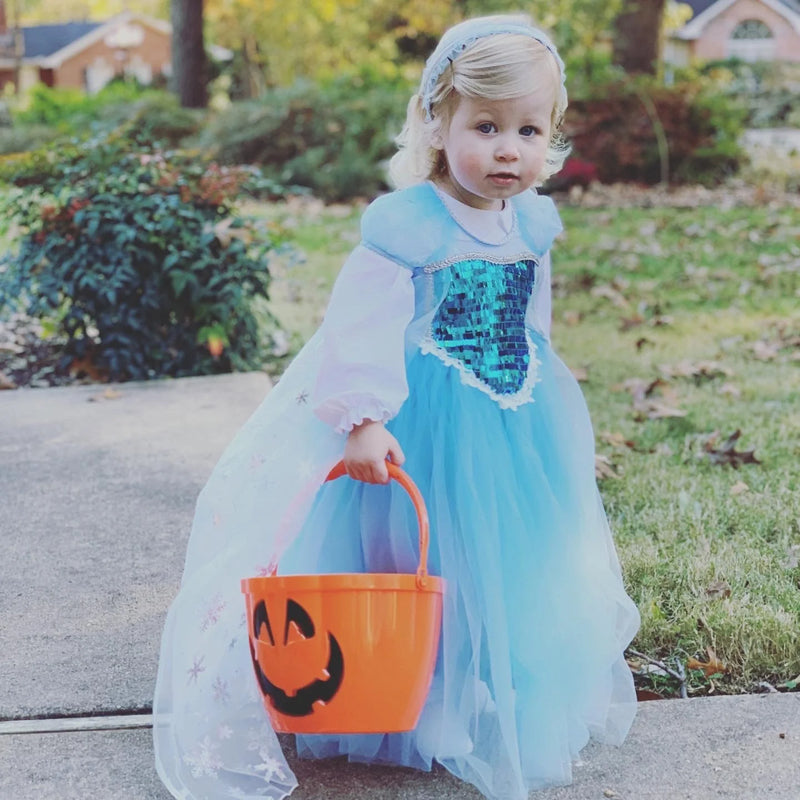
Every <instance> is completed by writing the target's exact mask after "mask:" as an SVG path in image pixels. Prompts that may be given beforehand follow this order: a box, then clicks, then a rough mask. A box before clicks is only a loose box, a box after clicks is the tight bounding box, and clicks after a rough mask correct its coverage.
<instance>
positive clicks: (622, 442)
mask: <svg viewBox="0 0 800 800" xmlns="http://www.w3.org/2000/svg"><path fill="white" fill-rule="evenodd" d="M600 440H601V441H603V442H605V443H606V444H610V445H611V446H612V447H618V448H620V449H623V448H626V447H627V448H628V449H629V450H635V449H636V443H635V442H632V441H631V440H630V439H626V438H625V437H624V436H623V435H622V434H621V433H618V432H616V431H615V432H614V433H611V432H610V431H603V432H602V433H601V434H600Z"/></svg>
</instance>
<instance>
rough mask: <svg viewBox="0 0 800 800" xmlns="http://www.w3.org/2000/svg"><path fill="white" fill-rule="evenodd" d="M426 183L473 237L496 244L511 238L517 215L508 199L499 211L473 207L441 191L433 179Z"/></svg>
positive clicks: (454, 218)
mask: <svg viewBox="0 0 800 800" xmlns="http://www.w3.org/2000/svg"><path fill="white" fill-rule="evenodd" d="M428 183H429V185H430V187H431V188H432V189H433V191H434V192H435V193H436V195H437V197H438V198H439V199H440V200H441V201H442V203H443V205H444V207H445V208H446V209H447V211H448V213H449V214H450V216H451V217H452V218H453V220H455V222H456V223H457V224H458V225H459V227H461V228H462V229H463V230H465V231H466V232H467V233H468V234H469V235H470V236H472V237H473V239H477V240H478V241H479V242H483V243H484V244H492V245H498V244H505V243H506V242H507V241H508V240H509V238H511V234H512V233H513V232H514V230H515V228H516V227H517V215H516V212H515V211H514V206H513V203H512V202H511V201H510V200H507V201H506V202H505V204H504V206H503V208H502V209H500V210H499V211H491V210H486V209H482V208H473V207H472V206H468V205H467V204H466V203H462V202H461V201H460V200H456V199H455V197H451V196H450V195H449V194H447V192H444V191H442V190H441V189H440V188H439V187H438V186H437V185H436V184H435V183H434V182H433V181H428Z"/></svg>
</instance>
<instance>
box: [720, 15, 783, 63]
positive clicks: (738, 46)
mask: <svg viewBox="0 0 800 800" xmlns="http://www.w3.org/2000/svg"><path fill="white" fill-rule="evenodd" d="M774 54H775V40H774V38H773V36H772V31H771V30H770V29H769V28H768V27H767V26H766V25H765V24H764V23H763V22H762V21H761V20H760V19H745V20H742V22H740V23H739V24H738V25H737V26H736V27H735V28H734V29H733V32H732V33H731V38H730V39H728V55H729V56H730V57H731V58H740V59H742V61H772V59H773V58H774Z"/></svg>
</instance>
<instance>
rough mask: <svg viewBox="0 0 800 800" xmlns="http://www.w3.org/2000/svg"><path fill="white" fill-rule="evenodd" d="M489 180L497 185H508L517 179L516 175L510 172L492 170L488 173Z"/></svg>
mask: <svg viewBox="0 0 800 800" xmlns="http://www.w3.org/2000/svg"><path fill="white" fill-rule="evenodd" d="M489 180H490V181H492V183H494V184H496V185H498V186H510V185H511V184H512V183H514V181H516V180H517V176H516V175H512V174H511V173H510V172H494V173H492V174H491V175H489Z"/></svg>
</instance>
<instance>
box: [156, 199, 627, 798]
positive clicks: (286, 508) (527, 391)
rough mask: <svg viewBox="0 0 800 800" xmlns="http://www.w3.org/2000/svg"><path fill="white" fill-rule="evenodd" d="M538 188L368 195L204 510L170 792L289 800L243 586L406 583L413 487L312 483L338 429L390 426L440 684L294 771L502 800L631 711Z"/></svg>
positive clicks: (177, 683) (185, 611)
mask: <svg viewBox="0 0 800 800" xmlns="http://www.w3.org/2000/svg"><path fill="white" fill-rule="evenodd" d="M560 230H561V225H560V222H559V219H558V215H557V213H556V211H555V209H554V207H553V204H552V202H551V201H550V200H549V199H548V198H545V197H539V196H537V195H535V194H534V193H533V192H525V193H523V194H521V195H518V196H516V197H514V198H513V199H512V200H511V201H510V202H508V203H507V204H506V207H505V209H504V210H503V211H501V212H491V211H481V210H477V209H473V208H470V207H468V206H465V205H463V204H461V203H459V202H457V201H455V200H453V199H452V198H450V197H448V196H446V195H443V194H441V193H440V192H439V191H438V190H437V189H436V188H435V187H434V186H433V185H432V184H430V183H425V184H421V185H418V186H415V187H412V188H410V189H406V190H403V191H399V192H394V193H392V194H389V195H386V196H384V197H382V198H380V199H378V200H376V201H375V202H374V203H373V204H372V205H371V206H370V207H369V208H368V209H367V211H366V212H365V214H364V217H363V221H362V243H361V244H360V245H359V246H358V247H357V248H356V249H355V251H354V252H353V253H352V255H351V256H350V258H349V259H348V261H347V262H346V264H345V266H344V268H343V270H342V273H341V275H340V276H339V279H338V280H337V283H336V286H335V287H334V290H333V294H332V298H331V302H330V306H329V309H328V313H327V314H326V318H325V321H324V323H323V325H322V326H321V328H320V330H319V331H318V332H317V333H316V334H315V335H314V336H313V337H312V339H311V340H310V341H309V342H308V344H307V345H306V346H305V347H304V349H303V350H302V352H301V353H300V354H299V355H298V356H297V358H296V359H295V360H294V362H293V363H292V365H291V366H290V367H289V369H288V370H287V371H286V373H285V374H284V376H283V377H282V378H281V380H280V381H279V383H278V384H277V386H276V387H275V388H274V389H273V390H272V392H271V393H270V394H269V395H268V396H267V398H266V399H265V401H264V402H263V404H262V405H261V407H260V408H259V409H258V410H257V411H256V412H255V413H254V415H253V416H252V418H251V419H250V420H249V421H248V422H247V423H246V425H245V426H244V428H243V429H242V430H241V432H240V433H239V434H238V435H237V437H236V438H235V440H234V441H233V442H232V443H231V445H230V446H229V448H228V449H227V450H226V452H225V453H224V454H223V456H222V458H221V460H220V462H219V464H218V465H217V467H216V468H215V470H214V472H213V474H212V476H211V479H210V480H209V482H208V484H207V486H206V487H205V489H204V490H203V492H202V494H201V496H200V498H199V500H198V504H197V511H196V515H195V521H194V525H193V528H192V535H191V539H190V542H189V549H188V554H187V560H186V569H185V573H184V577H183V583H182V586H181V590H180V593H179V595H178V597H177V598H176V600H175V602H174V603H173V605H172V607H171V609H170V612H169V615H168V618H167V622H166V627H165V631H164V638H163V643H162V651H161V661H160V664H159V673H158V682H157V687H156V697H155V703H154V723H155V724H154V740H155V750H156V761H157V766H158V770H159V774H160V775H161V778H162V780H163V781H164V783H165V784H166V785H167V787H168V788H169V789H170V790H171V791H172V793H173V794H174V795H175V797H179V798H180V797H184V798H196V800H205V799H206V798H208V799H209V800H211V799H212V798H213V799H214V800H216V799H217V798H228V797H230V798H264V797H267V798H273V800H278V798H282V797H284V796H286V794H288V793H289V792H291V790H292V789H293V788H294V786H295V781H294V776H293V775H292V773H291V772H290V771H289V768H288V766H287V764H286V761H285V760H284V758H283V755H282V753H281V750H280V747H279V745H278V742H277V739H276V737H275V735H274V733H273V732H272V730H271V728H270V727H269V724H268V720H267V717H266V714H265V712H264V710H263V708H262V705H261V698H260V696H259V694H258V691H257V686H256V682H255V679H254V677H253V674H252V666H251V661H250V653H249V649H248V641H247V630H246V624H245V618H244V611H243V600H242V597H241V595H240V589H239V581H240V579H241V578H242V577H247V576H252V575H258V574H267V573H268V572H269V570H270V569H271V567H272V565H273V564H276V563H279V565H280V567H279V572H280V573H283V574H303V573H315V572H359V571H368V572H395V571H403V572H414V571H415V570H416V567H417V560H418V553H417V524H416V519H415V518H414V516H413V510H412V508H411V505H410V503H409V502H408V499H407V497H406V496H405V494H404V492H403V490H402V489H401V488H400V487H399V486H397V485H395V484H392V485H389V486H376V485H367V484H362V483H359V482H356V481H351V480H349V479H346V478H345V479H341V480H338V481H336V482H333V483H328V484H325V485H323V481H324V478H325V476H326V475H327V472H328V470H329V469H330V467H331V466H332V465H333V464H334V463H335V462H336V461H337V460H338V459H339V458H340V457H341V454H342V452H343V449H344V443H345V439H346V435H347V432H348V431H349V430H350V429H351V428H352V427H353V425H355V424H358V423H360V422H361V421H362V420H364V419H374V420H384V421H385V422H386V425H387V428H388V429H389V430H390V431H391V432H392V433H393V434H394V436H395V437H396V438H397V439H398V441H399V442H400V444H401V446H402V447H403V449H404V451H405V455H406V463H405V466H404V468H405V469H406V471H407V472H408V473H409V474H410V475H411V476H412V478H413V479H414V481H415V482H416V483H417V485H418V486H419V487H420V489H421V491H422V494H423V496H424V498H425V502H426V504H427V507H428V512H429V515H430V521H431V554H430V570H431V572H432V573H433V574H438V575H442V576H443V577H444V578H445V579H446V581H447V590H446V594H445V600H444V610H443V622H442V638H441V642H440V648H439V655H438V660H437V663H436V669H435V673H434V678H433V684H432V686H431V690H430V693H429V696H428V700H427V702H426V705H425V708H424V710H423V712H422V716H421V718H420V721H419V723H418V725H417V727H416V729H415V730H413V731H411V732H409V733H402V734H387V735H380V734H370V735H339V736H330V735H325V736H323V735H313V736H298V737H297V748H298V752H299V754H300V756H302V757H310V758H313V757H329V756H338V755H346V756H348V757H349V758H350V759H351V760H354V761H362V762H369V763H390V764H401V765H405V766H411V767H416V768H419V769H430V767H431V764H432V762H433V761H434V760H435V761H438V762H440V763H441V764H443V765H444V766H445V767H446V768H447V769H448V770H450V771H451V772H452V773H453V774H455V775H456V776H458V777H460V778H462V779H464V780H466V781H469V782H470V783H472V784H474V785H475V786H477V787H478V789H480V790H481V792H483V793H484V794H485V795H486V796H487V797H488V798H491V799H492V800H522V799H523V798H525V797H527V794H528V791H529V790H531V789H536V788H541V787H544V786H549V785H556V784H564V783H568V782H569V781H570V780H571V765H572V761H573V759H574V758H575V757H576V755H577V754H578V752H579V750H580V749H581V748H582V747H583V746H584V745H585V744H586V743H587V741H588V739H589V737H590V736H593V737H595V738H598V739H601V740H604V741H607V742H613V743H619V742H621V741H622V740H623V738H624V737H625V735H626V733H627V731H628V728H629V727H630V724H631V721H632V719H633V715H634V712H635V695H634V690H633V684H632V680H631V676H630V672H629V670H628V668H627V665H626V663H625V661H624V658H623V651H624V649H625V647H626V646H627V644H628V643H629V641H630V640H631V638H632V637H633V634H634V633H635V631H636V629H637V626H638V622H639V617H638V613H637V611H636V608H635V606H634V604H633V603H632V602H631V600H630V599H629V598H628V596H627V595H626V593H625V590H624V587H623V584H622V579H621V576H620V570H619V564H618V561H617V557H616V554H615V551H614V546H613V543H612V540H611V536H610V533H609V528H608V524H607V522H606V518H605V514H604V512H603V508H602V504H601V501H600V497H599V494H598V491H597V486H596V483H595V478H594V450H593V442H594V439H593V434H592V429H591V425H590V422H589V417H588V413H587V410H586V406H585V404H584V401H583V397H582V395H581V392H580V390H579V388H578V386H577V384H576V382H575V380H574V378H573V376H572V375H571V373H570V372H569V371H568V370H567V368H566V367H565V366H564V365H563V363H562V362H561V361H560V360H559V359H558V357H557V356H556V355H555V353H554V352H553V351H552V349H551V347H550V342H549V326H550V322H549V320H550V280H549V269H550V264H549V256H548V251H549V249H550V246H551V244H552V241H553V239H554V237H555V236H556V235H557V234H558V232H559V231H560Z"/></svg>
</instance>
